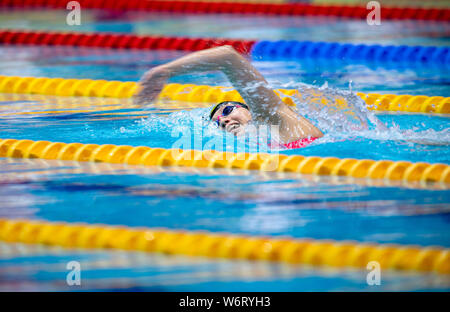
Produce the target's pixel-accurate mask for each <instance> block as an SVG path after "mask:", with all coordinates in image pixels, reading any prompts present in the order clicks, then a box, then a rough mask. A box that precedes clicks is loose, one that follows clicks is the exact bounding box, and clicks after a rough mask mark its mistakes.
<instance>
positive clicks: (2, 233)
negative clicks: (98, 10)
mask: <svg viewBox="0 0 450 312" xmlns="http://www.w3.org/2000/svg"><path fill="white" fill-rule="evenodd" d="M0 240H3V241H5V242H20V243H27V244H45V245H53V246H61V247H69V248H70V247H72V248H73V247H77V248H108V249H122V250H129V251H145V252H159V253H165V254H178V255H188V256H203V257H210V258H226V259H246V260H265V261H273V262H284V263H290V264H308V265H315V266H331V267H354V268H360V269H361V268H364V269H365V268H366V266H367V264H368V263H369V262H371V261H377V262H378V263H379V264H380V266H381V268H382V269H393V270H408V271H423V272H433V273H437V274H450V253H449V249H446V248H442V247H420V246H413V245H411V246H402V245H393V244H392V245H391V244H390V245H382V244H365V243H358V242H354V241H341V242H339V241H333V240H314V239H294V238H281V239H277V238H272V237H256V236H243V235H231V234H226V233H225V234H222V233H220V234H216V233H209V232H206V231H183V230H169V229H153V228H130V227H125V226H110V225H90V224H85V223H66V222H47V221H30V220H10V219H0Z"/></svg>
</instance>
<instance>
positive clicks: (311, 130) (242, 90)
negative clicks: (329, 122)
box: [134, 46, 323, 148]
mask: <svg viewBox="0 0 450 312" xmlns="http://www.w3.org/2000/svg"><path fill="white" fill-rule="evenodd" d="M204 71H221V72H223V73H224V74H225V75H226V77H227V78H228V80H229V81H230V83H231V84H232V85H233V87H234V88H235V89H236V90H237V91H238V92H239V94H240V95H241V97H242V98H243V99H244V101H245V103H241V102H234V101H226V102H222V103H218V104H217V105H215V106H214V107H213V109H212V110H211V112H210V115H209V119H210V120H211V121H212V122H214V123H216V124H217V125H218V127H220V128H221V129H223V130H225V131H227V132H230V133H232V134H234V135H236V136H239V135H242V134H243V133H245V128H246V126H247V125H248V124H249V123H250V122H252V121H256V122H260V123H265V124H268V125H278V126H279V140H280V143H281V144H282V145H283V146H284V147H285V148H299V147H304V146H306V145H307V144H308V143H310V142H312V141H314V140H315V139H318V138H320V137H322V136H323V133H322V132H321V131H320V130H319V129H318V128H317V127H315V126H314V125H313V124H312V123H311V122H310V121H309V120H307V119H306V118H304V117H303V116H300V115H299V114H298V113H297V112H295V111H294V110H292V109H291V108H290V107H289V106H287V105H286V104H284V102H283V101H282V100H281V99H280V98H279V97H278V96H277V95H276V94H275V92H274V91H273V90H272V89H271V88H270V87H269V84H268V83H267V81H266V80H265V79H264V77H263V76H262V75H261V73H259V72H258V70H257V69H256V68H255V67H253V65H252V64H250V62H249V61H248V60H246V59H245V58H244V57H243V56H242V55H240V54H239V53H238V52H236V50H234V48H233V47H231V46H221V47H217V48H212V49H207V50H202V51H198V52H194V53H191V54H189V55H186V56H184V57H181V58H179V59H177V60H174V61H172V62H169V63H167V64H164V65H160V66H157V67H154V68H152V69H150V70H149V71H148V72H146V73H145V74H144V75H143V77H142V79H141V81H140V83H139V92H138V93H137V94H136V95H135V96H134V100H135V102H136V103H137V104H139V105H143V104H145V103H148V102H151V101H153V100H155V99H156V98H157V97H158V95H159V94H160V92H161V90H162V89H163V87H164V85H165V84H166V82H167V80H168V79H169V78H170V77H173V76H176V75H180V74H187V73H196V72H197V73H198V72H204Z"/></svg>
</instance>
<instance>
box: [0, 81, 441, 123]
mask: <svg viewBox="0 0 450 312" xmlns="http://www.w3.org/2000/svg"><path fill="white" fill-rule="evenodd" d="M137 90H138V84H137V83H136V82H121V81H107V80H91V79H81V80H80V79H62V78H35V77H14V76H0V92H2V93H25V94H42V95H57V96H91V97H113V98H130V97H132V96H133V94H135V93H136V91H137ZM275 92H276V93H277V94H278V95H280V97H281V98H282V100H283V101H284V102H285V103H286V104H288V105H291V106H294V105H295V103H294V101H293V99H292V97H294V96H297V97H302V96H306V97H308V99H309V100H311V98H313V100H314V99H315V100H316V101H318V102H320V103H322V104H324V105H326V104H327V102H328V100H327V99H326V98H325V97H324V94H323V92H322V91H320V90H313V91H311V90H309V91H308V93H310V94H301V93H300V92H299V91H298V90H295V89H291V90H289V89H277V90H275ZM357 95H358V96H360V97H361V98H362V99H363V100H364V101H365V102H366V104H367V108H368V109H370V110H378V111H404V112H422V113H441V114H449V113H450V97H442V96H432V97H428V96H422V95H417V96H413V95H393V94H383V95H382V94H376V93H370V94H365V93H357ZM160 99H169V100H177V101H185V102H198V103H201V102H208V103H218V102H221V101H227V100H230V101H243V100H242V98H241V96H240V95H239V93H238V92H237V91H236V90H232V89H231V88H227V87H221V86H217V87H212V86H207V85H193V84H169V85H167V86H165V87H164V89H163V91H162V92H161V95H160ZM335 101H336V104H338V105H340V106H345V105H346V101H345V99H344V98H336V99H335Z"/></svg>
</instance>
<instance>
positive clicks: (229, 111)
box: [216, 104, 242, 127]
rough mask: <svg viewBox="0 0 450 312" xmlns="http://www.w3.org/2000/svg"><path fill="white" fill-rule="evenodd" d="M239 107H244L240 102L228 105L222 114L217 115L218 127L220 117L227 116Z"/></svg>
mask: <svg viewBox="0 0 450 312" xmlns="http://www.w3.org/2000/svg"><path fill="white" fill-rule="evenodd" d="M239 107H242V106H241V105H239V104H231V105H228V106H226V107H225V108H224V109H223V111H222V115H219V116H217V120H216V123H217V126H218V127H219V126H220V117H226V116H228V115H230V114H231V113H232V112H233V110H234V109H235V108H239Z"/></svg>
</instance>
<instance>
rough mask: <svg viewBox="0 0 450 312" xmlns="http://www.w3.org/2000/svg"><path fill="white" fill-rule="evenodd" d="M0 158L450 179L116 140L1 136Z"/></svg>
mask: <svg viewBox="0 0 450 312" xmlns="http://www.w3.org/2000/svg"><path fill="white" fill-rule="evenodd" d="M0 157H12V158H42V159H59V160H75V161H94V162H108V163H124V164H130V165H145V166H169V167H174V166H181V167H196V168H224V169H245V170H260V171H278V172H296V173H301V174H316V175H328V176H348V177H354V178H368V179H387V180H404V181H410V182H413V181H422V182H440V183H442V184H446V186H445V187H446V188H447V187H448V184H450V166H448V165H446V164H429V163H424V162H418V163H411V162H408V161H390V160H380V161H376V160H370V159H363V160H358V159H352V158H344V159H340V158H336V157H317V156H309V157H305V156H301V155H292V156H288V155H283V154H266V153H231V152H220V151H214V150H205V151H200V150H181V149H163V148H150V147H146V146H138V147H133V146H128V145H112V144H105V145H98V144H81V143H69V144H68V143H59V142H49V141H31V140H15V139H0Z"/></svg>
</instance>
